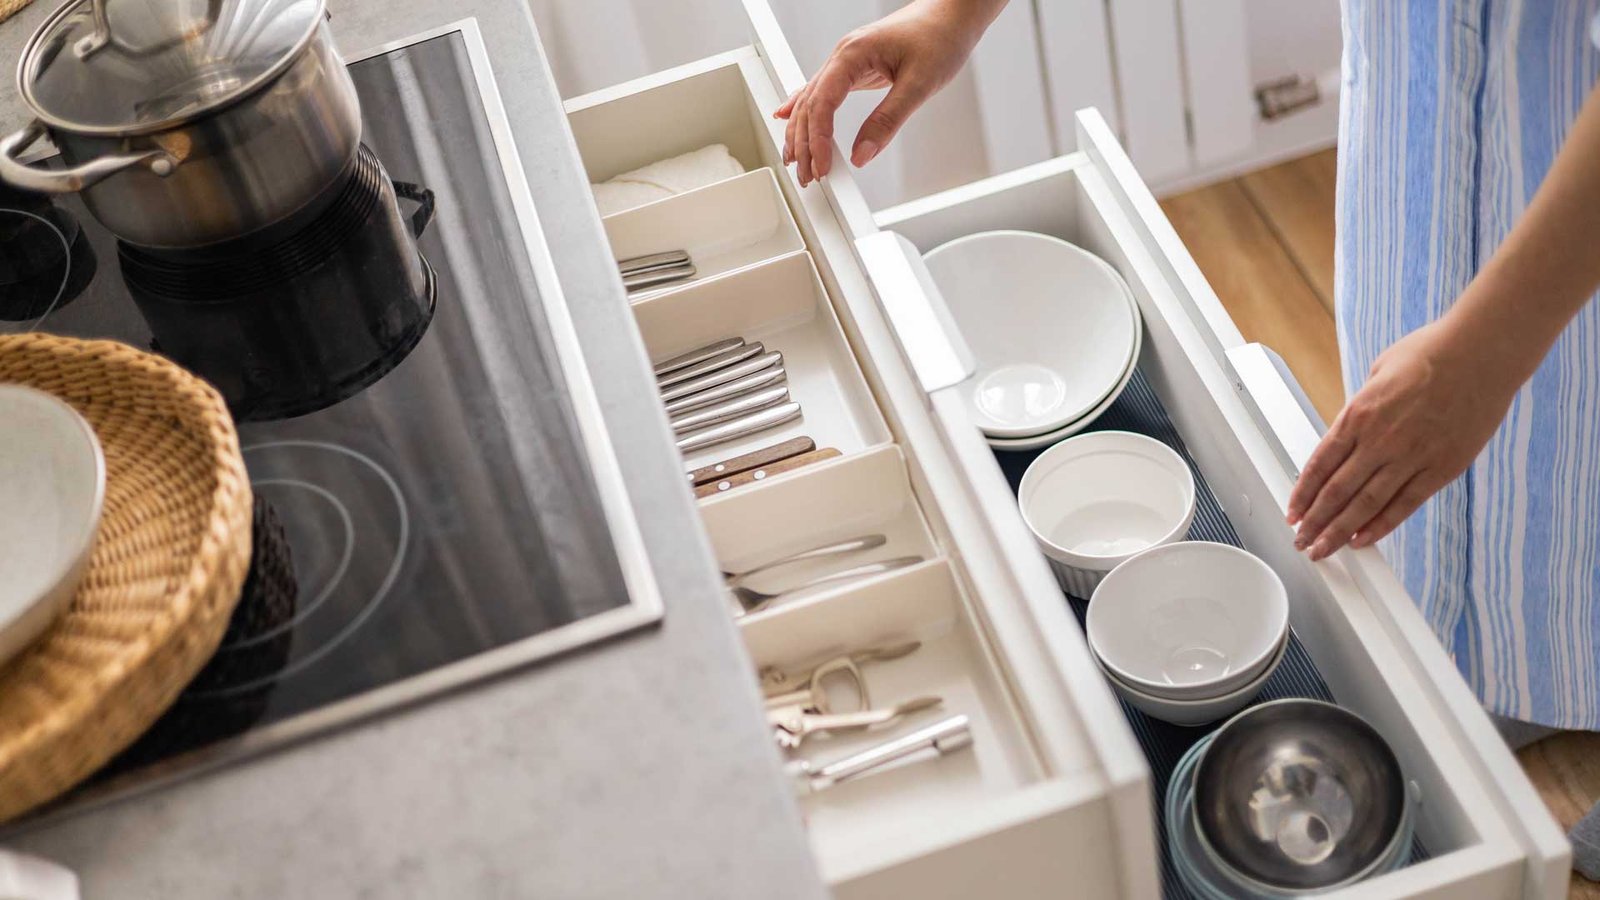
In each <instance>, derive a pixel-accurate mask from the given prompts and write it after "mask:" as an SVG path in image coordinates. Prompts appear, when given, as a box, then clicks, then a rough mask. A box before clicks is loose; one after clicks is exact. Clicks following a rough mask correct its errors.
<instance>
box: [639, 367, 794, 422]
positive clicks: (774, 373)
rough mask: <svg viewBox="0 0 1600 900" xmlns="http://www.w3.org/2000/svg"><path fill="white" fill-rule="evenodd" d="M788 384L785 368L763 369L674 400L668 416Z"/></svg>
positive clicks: (668, 409) (670, 404) (670, 405)
mask: <svg viewBox="0 0 1600 900" xmlns="http://www.w3.org/2000/svg"><path fill="white" fill-rule="evenodd" d="M788 383H789V376H788V370H786V369H784V367H783V366H773V367H772V368H770V369H763V370H761V371H760V372H757V373H755V374H754V375H746V376H745V377H743V378H738V379H735V380H733V381H729V382H727V383H725V384H719V385H717V386H716V387H713V388H707V389H706V390H703V391H701V392H700V393H698V394H690V395H689V396H687V397H683V398H681V399H678V400H674V401H672V402H671V403H668V404H667V415H668V416H670V417H672V418H674V419H676V418H677V417H678V416H680V415H682V414H684V413H686V412H689V411H690V410H694V409H699V408H701V407H702V406H710V405H711V404H713V403H720V402H721V401H723V400H728V399H730V398H733V397H738V396H741V395H743V394H748V393H750V392H751V391H757V390H760V389H761V388H764V387H771V386H773V385H775V384H788Z"/></svg>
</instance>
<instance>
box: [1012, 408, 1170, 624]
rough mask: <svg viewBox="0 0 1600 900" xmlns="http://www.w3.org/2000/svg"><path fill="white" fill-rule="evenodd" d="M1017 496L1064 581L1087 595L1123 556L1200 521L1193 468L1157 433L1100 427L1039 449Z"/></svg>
mask: <svg viewBox="0 0 1600 900" xmlns="http://www.w3.org/2000/svg"><path fill="white" fill-rule="evenodd" d="M1017 503H1018V504H1019V505H1020V506H1021V508H1022V518H1023V520H1024V521H1025V522H1027V523H1028V528H1029V529H1031V530H1032V531H1033V537H1034V540H1035V541H1037V542H1038V544H1039V549H1040V550H1042V551H1043V552H1044V555H1045V556H1047V557H1049V559H1050V565H1051V568H1052V569H1053V570H1054V571H1055V573H1056V580H1057V581H1058V582H1060V583H1061V587H1062V588H1063V589H1064V590H1066V591H1067V593H1069V594H1072V595H1074V596H1076V597H1088V596H1090V595H1091V594H1092V593H1094V591H1095V587H1096V585H1098V584H1099V583H1100V580H1101V579H1102V578H1104V577H1105V576H1106V574H1107V573H1108V572H1110V571H1111V570H1112V569H1115V568H1116V567H1117V566H1118V565H1120V564H1121V563H1122V562H1124V561H1125V560H1127V559H1129V558H1131V557H1132V556H1134V555H1135V554H1137V553H1141V552H1143V551H1145V550H1148V549H1150V548H1151V547H1159V546H1161V545H1163V544H1170V543H1172V542H1174V541H1180V540H1183V537H1184V535H1186V534H1188V532H1189V524H1190V523H1191V522H1193V521H1194V511H1195V484H1194V475H1193V473H1191V472H1190V471H1189V465H1188V463H1186V462H1184V460H1183V457H1182V456H1179V455H1178V453H1177V451H1175V450H1173V449H1172V448H1171V447H1168V446H1167V445H1166V444H1163V443H1161V442H1160V441H1158V440H1156V439H1155V438H1150V437H1145V436H1144V435H1142V434H1134V433H1132V432H1128V431H1097V432H1095V433H1093V434H1083V435H1079V436H1077V437H1074V438H1071V439H1068V440H1065V441H1062V442H1061V443H1059V444H1057V445H1055V446H1054V447H1051V448H1050V449H1049V450H1046V451H1045V452H1043V453H1041V454H1039V458H1038V459H1035V460H1034V461H1033V462H1032V463H1031V464H1029V466H1028V471H1027V472H1025V473H1023V476H1022V484H1021V485H1020V486H1019V487H1018V489H1017Z"/></svg>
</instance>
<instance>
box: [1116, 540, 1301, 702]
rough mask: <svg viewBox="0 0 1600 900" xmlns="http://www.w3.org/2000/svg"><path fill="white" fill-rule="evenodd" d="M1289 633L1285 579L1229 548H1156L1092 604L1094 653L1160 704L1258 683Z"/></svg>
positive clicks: (1124, 568)
mask: <svg viewBox="0 0 1600 900" xmlns="http://www.w3.org/2000/svg"><path fill="white" fill-rule="evenodd" d="M1288 629H1289V596H1288V593H1287V592H1286V591H1285V590H1284V587H1283V582H1282V580H1280V579H1279V578H1278V575H1277V573H1276V572H1273V571H1272V568H1271V567H1270V566H1268V565H1267V564H1266V563H1264V562H1262V561H1261V560H1260V559H1257V558H1256V557H1254V556H1252V555H1250V554H1249V553H1246V552H1245V551H1243V550H1240V549H1239V548H1237V547H1232V546H1229V545H1227V544H1213V543H1208V542H1205V541H1187V542H1182V543H1177V544H1168V545H1167V546H1165V547H1156V548H1154V549H1152V550H1147V551H1145V552H1143V553H1140V554H1138V555H1137V556H1134V557H1133V558H1132V559H1129V560H1128V561H1127V562H1125V563H1123V564H1122V565H1120V566H1118V567H1117V568H1116V569H1114V570H1113V571H1112V572H1111V574H1109V575H1107V576H1106V577H1105V579H1104V580H1102V581H1101V582H1100V586H1099V587H1097V588H1095V592H1094V596H1093V597H1092V598H1090V600H1089V615H1088V622H1087V628H1086V631H1087V632H1088V637H1089V646H1090V647H1092V648H1094V652H1095V653H1096V655H1098V656H1099V657H1100V659H1101V660H1102V661H1103V662H1104V663H1105V665H1106V668H1108V669H1110V670H1111V671H1112V672H1113V673H1114V674H1115V675H1116V676H1117V678H1118V679H1119V680H1121V681H1122V682H1124V683H1126V684H1127V685H1128V686H1130V687H1133V688H1136V689H1137V690H1139V691H1141V692H1143V693H1146V694H1150V695H1153V696H1157V697H1165V698H1168V699H1172V700H1198V699H1202V698H1207V697H1216V696H1219V695H1221V694H1225V693H1227V692H1229V691H1232V690H1235V689H1236V688H1239V687H1242V686H1244V685H1245V684H1246V683H1248V682H1250V681H1252V680H1253V679H1254V678H1255V677H1256V675H1258V674H1259V673H1260V672H1261V669H1262V667H1263V666H1265V665H1267V663H1268V661H1269V660H1271V659H1272V656H1273V653H1274V652H1275V651H1276V650H1277V649H1278V646H1279V645H1280V644H1281V643H1282V642H1283V638H1284V635H1285V634H1286V633H1287V632H1288Z"/></svg>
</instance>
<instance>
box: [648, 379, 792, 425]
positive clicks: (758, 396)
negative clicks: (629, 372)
mask: <svg viewBox="0 0 1600 900" xmlns="http://www.w3.org/2000/svg"><path fill="white" fill-rule="evenodd" d="M788 399H789V386H788V385H785V384H780V385H777V386H776V387H770V388H766V389H765V390H760V391H755V392H754V393H750V394H745V395H744V396H742V397H734V398H733V399H732V400H724V401H723V402H721V403H718V404H716V405H714V406H707V407H704V408H702V409H697V410H695V411H694V412H688V413H684V414H683V415H681V416H678V417H677V418H675V419H673V420H672V431H673V433H675V434H685V433H687V432H690V431H694V430H695V429H696V428H704V427H706V426H707V425H715V424H717V423H718V422H726V421H727V420H729V419H734V418H737V417H739V416H742V415H744V414H745V413H752V412H755V411H756V410H758V409H766V408H767V407H769V406H777V405H778V404H779V403H783V402H784V401H786V400H788Z"/></svg>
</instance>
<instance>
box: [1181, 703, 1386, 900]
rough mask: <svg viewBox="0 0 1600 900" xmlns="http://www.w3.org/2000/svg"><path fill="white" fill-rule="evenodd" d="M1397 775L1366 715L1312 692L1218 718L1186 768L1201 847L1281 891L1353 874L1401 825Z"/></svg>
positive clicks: (1376, 857)
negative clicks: (1219, 721) (1216, 725)
mask: <svg viewBox="0 0 1600 900" xmlns="http://www.w3.org/2000/svg"><path fill="white" fill-rule="evenodd" d="M1408 812H1409V810H1408V808H1407V797H1406V784H1405V775H1404V773H1403V772H1402V771H1401V769H1400V762H1399V760H1397V759H1396V758H1395V755H1394V751H1393V750H1391V749H1390V748H1389V745H1388V744H1387V743H1385V742H1384V740H1383V738H1382V737H1381V736H1380V735H1379V734H1378V732H1377V730H1376V729H1374V728H1373V727H1372V726H1371V725H1370V724H1368V723H1367V721H1366V720H1365V719H1363V718H1361V717H1360V716H1358V715H1356V714H1355V713H1352V712H1350V711H1349V710H1346V709H1342V708H1340V707H1338V706H1334V705H1333V704H1331V703H1324V702H1322V701H1320V700H1278V701H1275V702H1272V703H1264V704H1261V705H1259V706H1256V707H1253V708H1251V709H1248V710H1246V711H1244V712H1242V713H1240V714H1239V715H1237V716H1235V717H1233V718H1232V719H1230V720H1229V721H1228V722H1227V723H1226V724H1225V725H1223V726H1222V728H1220V729H1219V730H1218V731H1217V733H1216V736H1215V738H1214V739H1213V740H1212V742H1211V745H1210V746H1209V747H1208V748H1207V749H1206V751H1205V753H1204V755H1203V756H1202V757H1201V758H1200V761H1199V764H1198V766H1197V767H1196V769H1195V776H1194V818H1195V825H1196V831H1197V832H1198V834H1199V837H1200V842H1201V843H1202V844H1203V845H1204V847H1205V849H1206V850H1207V851H1209V852H1210V853H1212V854H1214V855H1215V857H1216V859H1217V861H1218V862H1220V863H1222V864H1223V865H1224V866H1226V867H1227V868H1228V869H1230V870H1232V874H1235V875H1237V876H1239V877H1240V878H1241V879H1242V880H1244V881H1245V882H1246V883H1255V884H1258V885H1260V886H1261V887H1264V888H1268V889H1275V890H1280V891H1291V892H1293V891H1305V890H1320V889H1326V888H1331V887H1337V886H1340V885H1344V884H1350V883H1353V882H1356V881H1359V880H1361V879H1363V878H1365V877H1367V876H1368V875H1371V874H1372V873H1373V872H1375V871H1377V870H1378V869H1379V868H1381V867H1382V866H1383V865H1384V864H1385V860H1388V859H1392V858H1393V857H1394V853H1395V848H1394V844H1395V842H1396V841H1399V840H1402V839H1403V834H1404V832H1405V831H1406V830H1407V829H1406V828H1405V825H1406V824H1407V821H1408Z"/></svg>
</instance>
